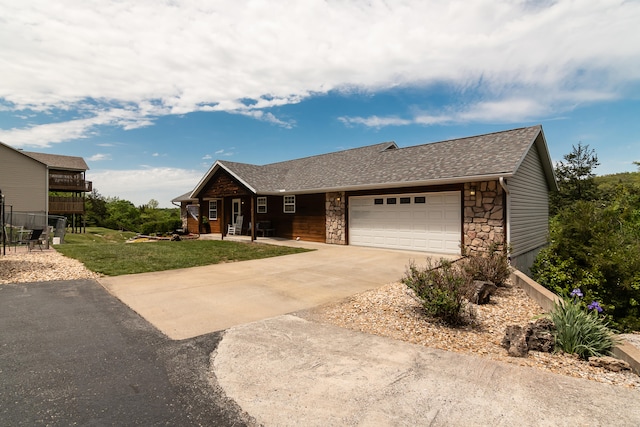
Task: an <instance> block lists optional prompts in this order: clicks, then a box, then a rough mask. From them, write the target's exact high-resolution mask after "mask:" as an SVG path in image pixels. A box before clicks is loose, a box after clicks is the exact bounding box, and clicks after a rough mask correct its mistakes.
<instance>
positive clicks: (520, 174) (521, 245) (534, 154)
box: [507, 136, 549, 258]
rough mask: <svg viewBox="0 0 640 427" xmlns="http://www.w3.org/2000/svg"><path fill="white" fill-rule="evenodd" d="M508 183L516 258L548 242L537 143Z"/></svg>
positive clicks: (545, 189)
mask: <svg viewBox="0 0 640 427" xmlns="http://www.w3.org/2000/svg"><path fill="white" fill-rule="evenodd" d="M539 138H540V136H539ZM507 185H508V188H509V195H508V204H509V218H508V220H509V225H508V227H509V237H510V243H511V249H512V253H511V256H512V257H513V258H515V257H518V256H519V255H524V254H527V253H530V252H532V251H537V250H538V249H539V248H541V247H542V246H544V245H545V244H546V243H547V235H548V232H549V187H548V185H547V180H546V178H545V174H544V170H543V168H542V162H541V161H540V155H539V153H538V149H537V145H536V144H533V145H532V146H531V148H530V150H529V152H528V153H527V155H526V156H525V159H524V161H523V162H522V164H521V165H520V167H519V168H518V170H517V171H516V173H515V175H514V176H513V177H512V178H511V179H509V180H508V182H507Z"/></svg>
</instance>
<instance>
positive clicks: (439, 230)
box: [349, 191, 462, 254]
mask: <svg viewBox="0 0 640 427" xmlns="http://www.w3.org/2000/svg"><path fill="white" fill-rule="evenodd" d="M460 198H461V193H460V191H446V192H437V193H417V194H385V195H376V196H354V197H350V198H349V244H351V245H356V246H373V247H379V248H389V249H406V250H411V251H424V252H438V253H451V254H459V253H460V239H461V236H462V220H461V210H462V208H461V199H460Z"/></svg>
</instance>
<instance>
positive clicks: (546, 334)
mask: <svg viewBox="0 0 640 427" xmlns="http://www.w3.org/2000/svg"><path fill="white" fill-rule="evenodd" d="M555 329H556V327H555V325H554V324H553V322H552V321H551V319H547V318H544V317H543V318H540V319H538V320H536V321H535V322H534V323H529V326H527V332H526V337H527V348H528V349H529V350H533V351H544V352H545V353H550V352H552V351H553V348H554V347H555V345H556V340H555V338H554V336H553V331H554V330H555Z"/></svg>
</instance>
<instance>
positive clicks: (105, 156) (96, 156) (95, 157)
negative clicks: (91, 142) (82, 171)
mask: <svg viewBox="0 0 640 427" xmlns="http://www.w3.org/2000/svg"><path fill="white" fill-rule="evenodd" d="M87 160H88V161H90V162H100V161H102V160H111V154H102V153H97V154H94V155H93V156H91V157H89V158H88V159H87Z"/></svg>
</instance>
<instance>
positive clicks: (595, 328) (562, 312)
mask: <svg viewBox="0 0 640 427" xmlns="http://www.w3.org/2000/svg"><path fill="white" fill-rule="evenodd" d="M576 291H577V292H579V295H580V296H582V293H581V292H580V290H579V289H575V290H574V292H572V295H574V296H573V298H569V297H564V298H562V299H561V300H560V302H559V303H556V304H555V305H554V307H553V310H551V312H550V313H549V317H550V318H551V320H552V321H553V323H554V324H555V326H556V349H560V350H562V351H564V352H565V353H571V354H577V355H578V356H580V357H581V358H583V359H588V358H589V357H591V356H604V355H609V354H611V349H612V348H613V347H614V346H615V345H616V344H617V343H618V340H617V338H616V337H615V336H614V334H613V332H612V331H611V330H610V329H609V327H608V323H607V322H606V321H605V320H604V319H603V318H602V317H600V316H599V313H600V312H601V311H602V309H601V308H600V305H599V304H598V303H597V302H595V301H594V302H592V303H591V304H589V306H588V307H586V308H585V307H584V304H583V303H582V300H581V299H580V298H579V297H578V295H577V293H576Z"/></svg>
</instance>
